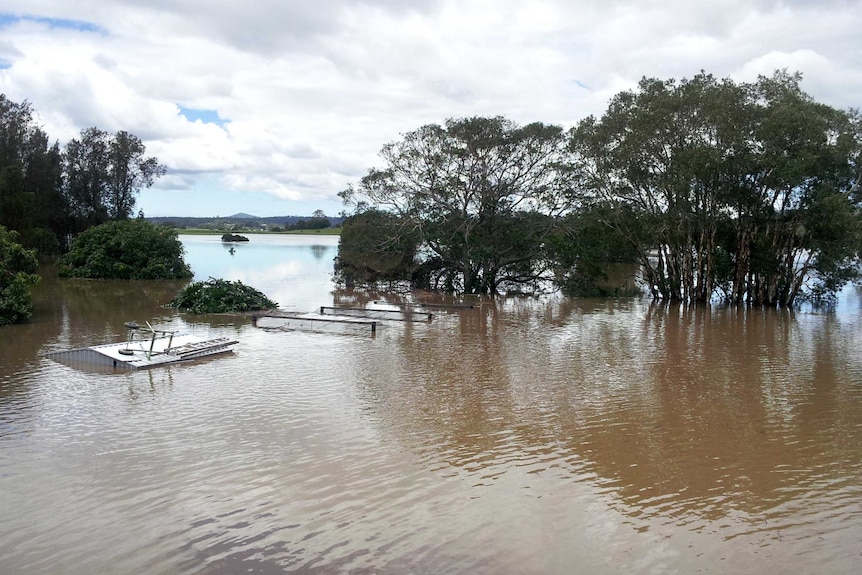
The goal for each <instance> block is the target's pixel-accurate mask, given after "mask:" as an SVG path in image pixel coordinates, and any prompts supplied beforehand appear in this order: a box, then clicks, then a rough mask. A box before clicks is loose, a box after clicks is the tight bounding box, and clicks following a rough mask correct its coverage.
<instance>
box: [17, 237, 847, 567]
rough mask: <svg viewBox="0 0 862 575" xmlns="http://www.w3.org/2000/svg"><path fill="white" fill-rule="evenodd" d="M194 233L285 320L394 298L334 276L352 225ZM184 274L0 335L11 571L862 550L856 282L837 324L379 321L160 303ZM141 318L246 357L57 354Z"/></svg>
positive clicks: (832, 558)
mask: <svg viewBox="0 0 862 575" xmlns="http://www.w3.org/2000/svg"><path fill="white" fill-rule="evenodd" d="M181 239H182V240H183V242H184V244H185V245H186V248H187V251H188V258H187V259H188V261H189V262H190V263H191V265H192V268H193V270H194V271H195V273H196V279H207V277H210V276H212V277H223V278H225V279H232V280H237V279H238V280H242V281H243V282H244V283H247V284H248V285H252V286H254V287H256V288H258V289H260V290H261V291H263V292H264V293H266V294H267V295H268V296H270V297H271V298H272V299H274V300H276V301H278V302H279V304H280V306H281V308H282V309H285V310H288V311H303V312H304V311H314V310H315V309H317V308H319V306H332V305H350V306H353V307H356V306H359V307H361V306H364V305H366V304H367V302H369V301H371V300H377V299H381V298H387V297H388V298H389V300H390V301H397V300H398V298H397V297H393V296H387V295H385V294H357V293H351V292H338V291H335V287H334V286H333V285H332V283H331V278H330V274H331V270H332V258H333V257H334V256H335V253H336V246H337V241H338V239H337V237H313V236H251V241H250V242H249V243H248V244H247V245H238V246H237V248H236V249H235V252H234V253H230V252H229V251H228V250H227V248H226V247H225V246H223V245H221V243H220V242H219V238H218V237H217V236H215V237H209V236H183V237H182V238H181ZM183 285H184V284H183V282H97V281H79V280H57V279H55V278H52V277H50V275H46V277H45V280H44V281H43V283H42V284H41V285H40V286H39V287H38V288H37V292H36V294H35V295H36V304H37V313H36V315H35V317H34V318H33V322H32V323H30V324H28V325H24V326H14V327H9V328H2V329H0V342H2V344H1V345H0V572H2V573H27V574H48V573H51V574H55V573H81V574H83V573H116V574H127V573H128V574H137V573H147V574H165V575H168V574H232V573H272V574H275V573H308V574H316V573H385V574H402V573H415V574H440V573H473V574H524V573H542V574H544V573H560V574H568V573H586V574H592V573H596V574H605V573H607V574H612V573H613V574H616V573H656V574H658V573H662V574H664V573H680V574H688V573H697V572H702V573H798V574H808V573H825V574H843V573H855V572H857V571H858V568H859V565H860V564H862V353H860V350H862V303H860V302H862V297H860V294H859V292H858V291H857V290H856V288H851V289H848V290H846V291H845V292H844V293H843V294H842V299H841V304H840V305H839V306H838V308H837V309H836V310H833V311H828V312H827V311H809V310H804V311H798V312H793V313H790V312H781V311H775V310H763V311H761V310H758V311H745V310H735V309H723V308H717V309H711V310H710V309H694V310H684V309H681V308H679V307H666V306H654V305H650V302H649V301H647V300H641V299H618V300H573V299H566V298H562V297H549V298H544V299H538V300H536V299H528V298H511V299H505V298H501V299H498V300H494V301H492V300H478V299H477V300H471V301H470V303H474V304H475V307H473V308H471V309H466V308H457V309H455V308H453V309H441V310H439V311H437V312H436V313H435V314H434V317H433V319H432V321H431V322H399V321H384V322H383V325H382V327H381V329H379V330H377V332H376V333H375V335H374V336H370V335H368V334H361V335H360V334H341V333H308V332H273V331H266V330H262V329H259V328H256V327H253V326H252V324H251V320H250V318H245V317H232V316H204V317H196V316H189V315H185V314H178V313H176V312H175V311H174V310H172V309H168V308H164V307H162V305H163V304H164V303H166V302H167V301H169V300H170V299H171V298H172V297H173V296H174V295H175V294H176V292H177V291H178V290H179V289H180V288H181V287H182V286H183ZM422 297H423V299H428V298H430V297H431V296H429V295H427V294H426V295H425V296H422ZM433 301H438V302H449V303H451V300H443V299H440V298H436V299H434V300H433ZM130 320H136V321H138V322H143V321H150V322H151V323H153V324H154V325H156V326H158V327H159V328H162V329H178V330H182V331H185V332H190V333H195V334H199V335H202V336H212V337H222V336H224V337H230V338H232V339H237V340H239V344H238V345H237V346H236V351H235V353H233V354H230V355H227V356H225V357H222V358H216V359H206V360H200V361H193V362H189V363H183V364H177V365H171V366H167V367H161V368H158V369H152V370H143V371H132V372H120V371H118V372H108V373H97V372H90V371H86V370H83V371H82V370H76V369H72V368H69V367H67V366H65V365H61V364H59V363H56V362H53V361H51V360H48V359H46V358H44V357H42V354H43V353H45V352H46V351H50V350H55V349H62V348H68V347H78V346H83V345H91V344H97V343H105V342H107V341H115V340H118V339H122V338H123V337H125V329H124V327H123V324H124V322H126V321H130Z"/></svg>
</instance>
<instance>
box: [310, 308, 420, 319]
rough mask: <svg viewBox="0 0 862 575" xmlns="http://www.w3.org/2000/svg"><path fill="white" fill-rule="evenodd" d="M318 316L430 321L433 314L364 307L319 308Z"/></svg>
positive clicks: (409, 310)
mask: <svg viewBox="0 0 862 575" xmlns="http://www.w3.org/2000/svg"><path fill="white" fill-rule="evenodd" d="M320 315H335V316H347V317H362V318H367V319H372V318H373V319H389V320H395V321H431V319H432V318H433V317H434V315H433V314H431V313H428V312H427V311H414V310H411V309H369V308H365V307H330V306H325V305H322V306H320Z"/></svg>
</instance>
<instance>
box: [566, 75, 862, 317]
mask: <svg viewBox="0 0 862 575" xmlns="http://www.w3.org/2000/svg"><path fill="white" fill-rule="evenodd" d="M799 81H800V77H799V76H798V75H795V76H791V75H788V74H786V73H783V72H779V73H776V74H775V75H774V76H773V77H771V78H764V77H761V78H760V79H759V80H758V81H757V82H755V83H751V84H737V83H734V82H732V81H731V80H727V79H725V80H717V79H716V78H714V77H713V76H711V75H709V74H705V73H701V74H699V75H697V76H695V77H694V78H692V79H690V80H687V79H684V80H682V81H680V82H676V81H674V80H668V81H660V80H656V79H646V78H645V79H643V80H642V81H641V82H640V84H639V86H638V89H637V90H636V91H630V92H623V93H621V94H618V95H617V96H616V97H614V98H613V100H612V101H611V103H610V105H609V107H608V109H607V111H606V112H605V114H604V115H603V116H602V117H601V118H600V119H596V118H593V117H590V118H587V119H585V120H583V121H582V122H581V123H580V124H579V125H578V126H577V127H576V128H575V129H574V130H573V131H572V133H571V150H572V152H573V154H574V157H575V160H576V163H577V164H578V166H579V169H580V173H581V174H583V175H584V182H585V186H584V190H585V195H584V201H585V203H586V204H588V205H589V204H593V205H596V206H602V207H605V208H608V211H607V217H606V218H605V219H603V222H604V223H605V224H607V225H608V226H609V227H611V228H613V229H614V230H615V231H616V233H618V234H619V235H620V236H621V237H623V238H625V239H626V241H628V242H629V243H630V244H631V246H632V247H633V249H635V251H636V253H637V254H638V257H639V259H640V263H641V266H642V269H643V274H644V279H645V280H646V282H647V284H648V285H649V289H650V290H651V291H652V293H653V295H654V296H655V297H657V298H662V299H668V300H676V301H685V302H708V301H710V300H711V299H712V297H713V296H714V294H716V293H721V294H722V295H723V296H724V298H725V299H726V300H727V301H731V302H742V301H748V302H752V303H757V304H762V305H781V306H788V305H792V304H793V303H794V302H795V301H796V299H797V297H798V296H799V295H800V294H801V293H802V292H803V290H804V287H805V285H806V283H811V282H814V283H815V284H816V286H817V287H815V289H814V291H815V292H821V293H822V292H829V291H834V289H835V288H837V287H840V285H841V284H842V283H843V281H846V279H848V278H851V277H852V276H853V274H854V270H855V269H856V268H855V265H854V264H855V257H856V251H857V248H858V246H859V244H860V236H859V226H858V220H859V214H858V207H857V206H856V205H855V204H854V201H855V200H854V196H855V195H856V191H857V190H858V181H859V177H858V157H859V149H860V141H862V138H860V137H859V128H858V125H859V122H858V119H856V116H855V115H853V114H848V113H846V112H841V111H838V110H835V109H833V108H830V107H828V106H825V105H823V104H818V103H816V102H814V101H813V100H812V99H811V98H810V97H809V96H808V95H806V94H804V92H802V90H801V89H800V87H799ZM632 216H634V217H632Z"/></svg>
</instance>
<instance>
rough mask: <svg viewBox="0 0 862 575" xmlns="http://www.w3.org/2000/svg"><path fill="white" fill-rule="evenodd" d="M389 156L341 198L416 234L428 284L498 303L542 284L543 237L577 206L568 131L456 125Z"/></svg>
mask: <svg viewBox="0 0 862 575" xmlns="http://www.w3.org/2000/svg"><path fill="white" fill-rule="evenodd" d="M381 156H382V157H383V159H384V161H385V163H386V167H385V168H383V169H372V170H370V171H369V173H368V175H366V176H365V177H364V178H362V180H361V181H360V182H359V184H358V186H357V187H356V188H353V187H349V188H348V189H347V190H345V191H344V192H342V193H341V196H342V198H343V199H344V200H345V203H347V204H352V205H354V206H355V207H356V209H357V210H360V211H361V210H362V209H363V208H364V207H367V206H373V207H375V208H376V209H380V210H386V211H390V212H392V213H393V214H395V216H396V217H397V221H399V222H401V225H402V232H403V234H404V235H408V234H416V235H417V237H418V238H419V249H418V253H420V254H421V255H422V259H423V261H424V262H426V264H428V265H426V267H428V268H429V273H430V274H431V275H432V276H433V277H429V282H430V283H432V284H434V285H441V286H442V287H443V289H448V290H452V291H462V292H466V293H496V292H497V291H499V289H500V287H501V286H502V285H504V284H506V285H512V284H530V285H533V286H535V285H538V284H539V283H540V282H541V281H542V279H544V277H545V274H544V271H546V270H545V268H544V266H543V263H542V258H540V257H538V256H539V255H540V254H541V250H542V237H544V235H546V234H547V233H549V231H550V229H551V225H552V223H553V216H555V215H557V214H559V213H562V212H563V211H565V210H566V209H567V207H568V206H569V197H570V196H569V193H568V192H569V188H570V172H569V170H568V169H567V168H566V164H565V159H566V150H565V135H564V133H563V131H562V129H561V128H560V127H558V126H549V125H545V124H541V123H533V124H528V125H526V126H518V125H516V124H515V123H513V122H511V121H509V120H506V119H504V118H501V117H496V118H478V117H476V118H465V119H457V120H456V119H450V120H447V121H446V123H445V125H443V126H440V125H436V124H431V125H426V126H423V127H421V128H419V129H418V130H416V131H414V132H410V133H408V134H406V135H405V136H404V137H403V138H402V139H401V140H400V141H396V142H392V143H389V144H387V145H385V146H384V147H383V149H382V151H381ZM526 214H534V215H526ZM526 226H530V227H526ZM527 237H529V241H525V238H527ZM429 262H430V264H429Z"/></svg>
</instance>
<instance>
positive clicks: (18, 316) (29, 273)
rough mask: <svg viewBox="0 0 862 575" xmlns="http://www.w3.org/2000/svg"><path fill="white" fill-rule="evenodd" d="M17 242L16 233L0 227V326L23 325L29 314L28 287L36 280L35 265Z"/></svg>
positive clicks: (30, 253)
mask: <svg viewBox="0 0 862 575" xmlns="http://www.w3.org/2000/svg"><path fill="white" fill-rule="evenodd" d="M18 239H19V236H18V233H17V232H14V231H11V230H7V229H6V228H5V227H3V226H0V325H10V324H13V323H24V322H25V321H27V320H28V319H30V316H31V315H32V314H33V297H32V296H31V295H30V286H31V285H33V284H35V283H37V282H38V281H39V279H40V278H39V276H38V275H36V273H35V272H36V270H37V269H38V266H39V261H38V260H37V259H36V252H35V251H33V250H25V249H24V248H23V247H22V246H21V244H20V243H18Z"/></svg>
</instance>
